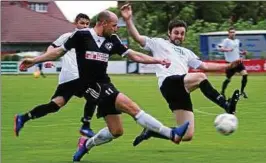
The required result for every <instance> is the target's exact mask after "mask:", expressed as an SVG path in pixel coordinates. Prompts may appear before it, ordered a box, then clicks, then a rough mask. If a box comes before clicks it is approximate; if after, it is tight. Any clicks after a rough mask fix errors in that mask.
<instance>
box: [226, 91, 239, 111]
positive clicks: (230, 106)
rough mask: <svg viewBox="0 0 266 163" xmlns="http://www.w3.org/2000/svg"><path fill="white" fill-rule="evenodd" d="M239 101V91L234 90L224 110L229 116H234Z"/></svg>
mask: <svg viewBox="0 0 266 163" xmlns="http://www.w3.org/2000/svg"><path fill="white" fill-rule="evenodd" d="M238 100H239V90H235V91H234V93H233V95H232V97H231V98H230V99H229V100H228V105H227V108H226V112H227V113H229V114H235V112H236V104H237V102H238Z"/></svg>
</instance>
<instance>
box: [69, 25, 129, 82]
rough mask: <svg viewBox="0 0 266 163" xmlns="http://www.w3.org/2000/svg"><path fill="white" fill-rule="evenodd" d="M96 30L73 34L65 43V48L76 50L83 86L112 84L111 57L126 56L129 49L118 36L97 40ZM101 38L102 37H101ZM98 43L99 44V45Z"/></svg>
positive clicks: (83, 30)
mask: <svg viewBox="0 0 266 163" xmlns="http://www.w3.org/2000/svg"><path fill="white" fill-rule="evenodd" d="M95 37H99V36H96V33H95V31H94V29H92V28H91V29H88V28H87V29H82V30H78V31H76V32H74V33H73V35H72V36H70V37H69V39H68V40H67V41H66V42H65V43H64V48H65V49H66V50H70V49H72V48H75V50H76V57H77V64H78V70H79V77H80V79H81V81H82V83H83V84H86V83H89V82H110V78H109V76H108V74H107V66H108V60H109V57H110V56H111V55H113V54H118V55H121V56H122V55H124V54H126V52H127V50H128V49H127V48H126V47H125V46H124V45H123V44H122V43H121V41H120V39H119V38H118V36H117V35H112V36H110V37H107V38H103V37H101V39H102V40H96V39H95ZM99 38H100V37H99ZM97 41H99V42H101V41H102V42H101V43H100V44H99V42H98V43H97Z"/></svg>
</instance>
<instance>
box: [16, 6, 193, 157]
mask: <svg viewBox="0 0 266 163" xmlns="http://www.w3.org/2000/svg"><path fill="white" fill-rule="evenodd" d="M117 24H118V17H117V15H116V14H114V13H113V12H111V11H108V10H106V11H102V12H100V13H99V14H98V16H97V22H96V25H95V26H94V28H89V29H81V30H77V31H76V32H74V33H73V35H72V36H71V37H69V39H68V40H67V41H66V42H65V43H64V45H62V46H61V47H58V48H55V49H53V50H52V51H51V52H47V53H45V54H43V55H41V56H38V57H35V58H27V59H24V60H23V61H22V63H21V65H20V66H19V67H20V69H21V70H24V69H27V68H29V67H31V66H33V65H34V64H36V63H39V62H45V61H48V60H55V59H56V58H58V57H60V56H62V55H64V53H65V52H66V51H68V50H71V49H73V48H75V50H76V56H77V64H78V70H79V79H80V86H79V87H78V90H77V91H79V92H80V91H82V92H83V96H84V97H85V98H86V99H87V100H92V101H95V102H96V103H97V106H98V107H97V117H98V118H100V117H103V118H104V120H105V122H106V126H107V127H105V128H103V129H101V130H100V131H99V132H98V133H97V134H95V135H94V136H93V137H91V138H89V139H88V140H86V141H85V142H84V143H83V145H82V146H81V147H79V148H78V150H77V152H76V153H75V154H74V156H73V162H79V161H80V160H81V158H82V157H83V156H84V155H85V154H86V153H87V152H89V151H90V150H91V149H92V148H93V147H96V146H99V145H103V144H105V143H108V142H111V141H112V140H113V139H115V138H118V137H120V136H121V135H122V134H123V127H122V121H121V117H120V116H119V115H120V114H121V113H122V112H124V113H127V114H128V115H130V116H131V117H132V118H133V119H134V120H135V121H136V122H137V123H138V124H139V125H141V126H142V127H144V128H148V129H150V130H152V131H154V132H158V133H160V134H162V135H164V136H165V137H167V139H168V140H171V141H173V142H174V143H177V144H178V143H180V141H181V139H182V137H183V136H184V134H185V133H186V131H187V129H188V126H189V122H184V123H183V124H182V125H180V126H178V127H175V128H169V127H166V126H165V125H163V124H162V123H161V122H159V121H158V120H156V119H155V118H154V117H152V116H151V115H149V114H147V113H145V112H144V111H143V110H142V109H141V108H140V107H139V106H138V105H137V104H136V103H135V102H133V101H132V100H131V99H130V98H129V97H127V96H126V95H125V94H123V93H121V92H119V91H118V89H117V88H115V86H114V85H113V84H112V82H111V79H110V77H109V75H108V74H107V66H108V60H109V57H110V56H112V55H115V54H118V55H120V56H127V57H129V58H130V59H131V60H133V61H135V62H139V63H144V64H161V65H163V66H166V67H169V66H170V64H171V62H169V60H167V59H163V58H154V57H150V56H148V55H145V54H142V53H139V52H136V51H134V50H131V49H128V48H127V47H125V46H124V45H123V44H122V42H121V41H120V39H119V37H118V36H117V35H115V34H114V33H115V32H116V31H117V30H118V27H117Z"/></svg>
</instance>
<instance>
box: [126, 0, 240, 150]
mask: <svg viewBox="0 0 266 163" xmlns="http://www.w3.org/2000/svg"><path fill="white" fill-rule="evenodd" d="M121 15H122V17H123V18H124V20H125V22H126V25H127V29H128V32H129V34H130V35H131V36H132V37H133V39H134V40H135V41H137V42H138V43H139V44H140V45H141V46H142V47H144V49H146V50H148V51H150V52H151V53H152V55H153V56H154V57H158V58H162V57H163V58H168V59H169V60H171V66H170V67H169V68H168V69H166V68H164V67H162V66H160V65H156V76H157V77H158V85H159V88H160V90H161V93H162V95H163V97H164V98H165V100H166V101H167V103H168V104H169V108H170V109H171V111H172V113H173V114H174V116H175V117H176V123H177V124H182V123H184V122H185V121H189V122H190V125H189V129H188V130H187V133H186V135H185V136H184V137H183V139H182V140H183V141H190V140H191V139H192V137H193V135H194V114H193V107H192V102H191V99H190V93H191V92H193V91H194V90H195V89H197V88H200V90H201V92H202V93H203V94H204V95H205V96H206V97H207V98H208V99H209V100H211V101H213V102H214V103H216V104H217V105H219V106H220V107H222V108H223V109H224V110H225V111H226V112H227V113H230V114H234V113H235V109H236V104H237V101H238V94H239V91H238V90H236V91H235V92H234V94H233V96H232V98H231V99H230V100H228V101H226V99H225V98H224V97H223V96H222V95H221V94H219V93H218V91H217V90H215V89H214V88H213V87H212V85H211V83H210V82H209V81H208V78H207V76H206V75H205V74H204V73H201V72H200V73H188V70H189V67H192V68H195V69H202V70H206V71H216V70H223V69H227V68H230V67H235V66H236V65H238V64H239V62H240V61H235V62H232V63H230V64H216V63H205V62H202V61H200V60H199V58H198V57H197V56H196V55H195V54H194V53H193V52H192V51H191V50H189V49H186V48H184V47H181V46H180V45H181V44H182V42H183V41H184V39H185V34H186V30H187V25H186V23H185V22H184V21H181V20H173V21H171V22H170V23H169V25H168V36H169V40H165V39H162V38H150V37H147V36H143V35H140V34H139V32H138V31H137V29H136V28H135V26H134V23H133V20H132V9H131V5H129V4H126V5H124V6H122V7H121ZM152 136H153V137H159V138H164V137H163V136H161V135H159V134H157V133H154V132H152V131H150V130H148V129H144V130H143V132H142V133H141V134H140V135H139V136H138V137H137V138H136V139H135V141H134V142H133V145H134V146H136V145H138V144H139V143H140V142H142V141H143V140H147V139H149V138H150V137H152Z"/></svg>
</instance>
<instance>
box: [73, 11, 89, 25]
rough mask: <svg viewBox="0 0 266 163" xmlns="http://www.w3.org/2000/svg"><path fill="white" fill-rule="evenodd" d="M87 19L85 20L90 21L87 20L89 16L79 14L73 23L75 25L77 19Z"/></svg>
mask: <svg viewBox="0 0 266 163" xmlns="http://www.w3.org/2000/svg"><path fill="white" fill-rule="evenodd" d="M82 18H83V19H87V20H89V21H90V18H89V16H88V15H86V14H83V13H79V14H78V15H77V16H76V18H75V22H76V23H77V22H78V21H79V19H82Z"/></svg>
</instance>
